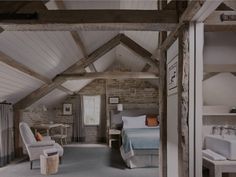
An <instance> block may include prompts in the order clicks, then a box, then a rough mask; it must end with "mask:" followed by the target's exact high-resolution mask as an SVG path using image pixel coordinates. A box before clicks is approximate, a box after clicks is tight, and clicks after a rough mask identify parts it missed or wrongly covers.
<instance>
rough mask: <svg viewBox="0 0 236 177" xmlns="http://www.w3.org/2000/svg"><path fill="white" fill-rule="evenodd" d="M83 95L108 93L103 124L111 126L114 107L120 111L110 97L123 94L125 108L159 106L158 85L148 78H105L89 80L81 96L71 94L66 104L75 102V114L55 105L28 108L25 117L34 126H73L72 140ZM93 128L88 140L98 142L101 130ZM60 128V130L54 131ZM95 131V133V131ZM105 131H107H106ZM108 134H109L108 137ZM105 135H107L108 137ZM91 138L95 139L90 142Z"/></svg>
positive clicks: (121, 100)
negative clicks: (47, 124)
mask: <svg viewBox="0 0 236 177" xmlns="http://www.w3.org/2000/svg"><path fill="white" fill-rule="evenodd" d="M78 95H80V96H83V95H104V96H105V98H106V99H105V100H104V101H105V104H103V107H102V109H103V110H106V113H105V116H104V117H103V119H105V121H103V123H104V124H107V125H104V126H103V127H109V120H110V114H109V113H110V110H116V109H117V107H116V106H117V105H116V104H109V101H108V100H109V97H119V99H120V103H122V104H123V106H124V109H145V108H158V89H157V88H155V86H153V85H152V84H151V83H149V82H147V81H145V80H141V79H139V80H137V79H126V80H114V79H112V80H104V79H97V80H94V81H93V82H91V83H89V84H88V85H87V86H85V87H84V88H82V89H81V90H80V91H79V92H78V93H77V95H73V96H68V97H67V98H66V100H65V101H64V102H63V103H72V104H73V115H72V116H65V115H63V114H62V104H60V105H57V106H55V108H53V109H50V110H47V111H45V110H43V109H42V108H37V109H35V108H34V109H27V110H25V111H24V112H23V118H22V120H23V121H25V122H27V123H29V125H31V126H32V125H33V124H35V123H49V122H54V123H63V124H68V125H70V128H69V129H68V130H69V131H68V136H69V137H68V141H70V140H71V139H72V127H73V119H74V116H75V115H76V114H75V113H76V110H78V109H80V108H77V104H76V101H77V99H78V98H79V96H78ZM88 130H89V131H85V133H86V132H87V133H86V135H85V136H87V140H86V142H91V141H94V139H95V138H94V136H96V134H97V132H98V128H97V127H94V128H91V127H88ZM54 131H58V130H54ZM93 131H94V132H93ZM53 133H54V132H53ZM103 134H104V133H103ZM105 137H106V136H105ZM105 137H104V138H105ZM90 140H91V141H90Z"/></svg>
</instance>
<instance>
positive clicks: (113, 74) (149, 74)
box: [55, 72, 158, 80]
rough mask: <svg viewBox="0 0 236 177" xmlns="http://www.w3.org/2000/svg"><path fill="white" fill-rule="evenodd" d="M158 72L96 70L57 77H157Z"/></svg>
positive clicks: (69, 78)
mask: <svg viewBox="0 0 236 177" xmlns="http://www.w3.org/2000/svg"><path fill="white" fill-rule="evenodd" d="M157 78H158V74H157V73H152V72H94V73H79V74H61V75H58V76H57V77H56V79H55V80H57V79H66V80H81V79H157Z"/></svg>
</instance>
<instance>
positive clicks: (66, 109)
mask: <svg viewBox="0 0 236 177" xmlns="http://www.w3.org/2000/svg"><path fill="white" fill-rule="evenodd" d="M63 115H72V104H71V103H64V104H63Z"/></svg>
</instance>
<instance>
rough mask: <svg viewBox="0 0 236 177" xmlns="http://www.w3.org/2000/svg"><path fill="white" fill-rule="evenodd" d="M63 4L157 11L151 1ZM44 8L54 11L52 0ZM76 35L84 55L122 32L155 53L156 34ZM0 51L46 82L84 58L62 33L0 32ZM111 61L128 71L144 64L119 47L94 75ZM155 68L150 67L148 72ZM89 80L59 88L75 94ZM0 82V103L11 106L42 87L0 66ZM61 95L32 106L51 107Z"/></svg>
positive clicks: (51, 95) (103, 59) (100, 61)
mask: <svg viewBox="0 0 236 177" xmlns="http://www.w3.org/2000/svg"><path fill="white" fill-rule="evenodd" d="M64 4H65V7H66V9H157V1H153V0H109V1H108V0H107V1H103V0H77V1H71V0H70V1H66V0H65V1H64ZM46 5H47V8H48V9H50V10H52V9H58V7H57V5H56V4H55V2H54V1H52V0H51V1H49V3H47V4H46ZM77 33H78V34H79V36H80V37H81V40H82V43H83V44H84V46H85V49H86V52H87V53H88V54H89V53H91V52H93V51H94V50H95V49H97V48H98V47H100V46H101V45H103V44H104V43H106V42H107V41H109V40H110V39H112V38H113V37H114V36H116V35H117V34H118V33H124V34H125V35H127V36H128V37H130V38H131V39H132V40H134V41H135V42H137V43H138V44H140V45H141V46H142V47H143V48H145V49H147V50H148V51H149V52H151V53H153V52H154V51H155V49H156V48H157V44H158V32H145V31H142V32H139V31H79V32H77ZM0 51H1V52H3V53H5V54H7V55H8V56H10V57H11V58H13V59H14V60H16V61H17V62H19V63H21V64H23V65H25V66H27V67H29V68H31V69H32V70H34V71H35V72H37V73H39V74H41V75H42V76H45V77H47V78H49V79H52V78H54V77H55V76H56V75H57V74H59V73H61V72H63V71H64V70H66V69H67V68H68V67H69V66H71V65H72V64H74V63H75V62H77V61H79V60H80V59H81V58H83V57H84V56H83V53H82V51H81V49H80V48H79V47H78V46H77V44H76V43H75V41H74V39H73V38H72V36H71V34H70V32H66V31H65V32H63V31H60V32H56V31H53V32H50V31H44V32H42V31H38V32H29V31H28V32H2V33H1V34H0ZM115 62H118V63H122V64H124V65H125V66H127V67H129V68H130V69H131V71H141V70H142V68H143V67H144V66H145V64H146V62H145V60H143V59H142V57H140V56H138V55H137V54H136V53H134V52H133V51H131V50H130V49H128V48H127V47H125V46H123V45H119V46H117V47H116V48H114V49H113V50H111V51H110V52H109V53H107V54H106V55H104V56H102V57H101V58H100V59H98V60H97V61H96V62H94V66H95V68H96V70H97V71H98V72H102V71H106V70H107V69H108V68H109V67H110V66H111V65H112V64H113V63H115ZM155 69H156V68H155V67H153V66H152V67H151V68H150V71H153V70H155ZM86 71H87V72H90V71H91V70H90V69H89V68H86ZM91 81H92V80H79V81H67V82H65V83H64V84H63V86H64V87H66V88H67V89H69V90H71V91H78V90H80V89H81V88H83V87H84V86H85V85H86V84H88V83H90V82H91ZM0 83H1V86H0V101H3V100H7V101H8V102H12V103H16V102H17V101H19V100H20V99H22V98H23V97H25V96H26V95H28V94H29V93H31V92H32V91H34V90H36V89H37V88H39V87H40V86H41V85H42V84H43V82H41V81H39V80H37V79H35V78H33V77H31V76H29V75H26V74H24V73H21V72H19V71H17V70H15V69H13V68H11V67H9V66H6V65H5V64H3V63H0ZM65 95H66V94H65V93H64V92H62V91H60V90H57V89H56V90H54V91H52V92H51V93H49V94H48V95H46V96H45V97H43V98H42V99H41V100H39V101H38V102H36V103H35V104H34V106H35V105H36V106H37V105H41V104H44V105H46V104H49V105H52V104H54V103H57V102H58V100H61V99H62V98H63V97H64V96H65ZM53 100H57V101H55V102H54V101H53Z"/></svg>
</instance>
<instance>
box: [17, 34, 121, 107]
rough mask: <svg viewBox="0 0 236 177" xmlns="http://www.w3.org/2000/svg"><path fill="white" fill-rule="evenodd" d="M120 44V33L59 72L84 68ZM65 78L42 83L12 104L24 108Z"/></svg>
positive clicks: (69, 71)
mask: <svg viewBox="0 0 236 177" xmlns="http://www.w3.org/2000/svg"><path fill="white" fill-rule="evenodd" d="M119 44H120V34H119V35H117V36H115V37H114V38H113V39H111V40H110V41H108V42H107V43H105V44H104V45H102V46H101V47H99V48H98V49H96V50H95V51H94V52H92V53H91V54H89V55H88V57H87V58H82V59H80V60H79V61H78V62H76V63H75V64H73V65H72V66H71V67H69V68H68V69H66V70H65V71H64V72H62V73H61V74H66V73H71V72H74V71H76V70H79V69H84V68H85V67H87V66H89V65H90V64H91V63H93V62H95V61H96V60H97V59H98V58H100V57H101V56H103V55H104V54H106V53H107V52H109V51H110V50H111V49H113V48H114V47H116V46H117V45H119ZM65 81H66V80H65V79H57V80H56V81H53V82H52V83H50V84H44V85H43V86H41V87H40V88H38V89H37V90H35V91H33V92H32V93H30V94H29V95H28V96H26V97H25V98H23V99H21V100H20V101H19V102H17V103H16V104H15V105H14V108H15V109H25V108H27V107H28V106H30V105H31V104H33V103H34V102H36V101H37V100H39V99H40V98H42V97H43V96H45V95H47V94H48V93H49V92H51V91H52V90H54V89H55V88H57V87H59V86H60V85H61V84H63V83H64V82H65Z"/></svg>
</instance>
